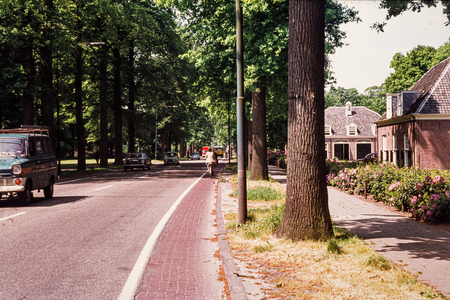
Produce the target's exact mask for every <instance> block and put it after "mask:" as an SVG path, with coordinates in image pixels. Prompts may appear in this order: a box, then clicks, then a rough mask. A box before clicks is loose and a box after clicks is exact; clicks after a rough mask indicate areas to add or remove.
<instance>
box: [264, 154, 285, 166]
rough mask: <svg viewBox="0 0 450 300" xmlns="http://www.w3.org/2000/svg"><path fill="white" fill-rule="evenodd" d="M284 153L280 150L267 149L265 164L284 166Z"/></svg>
mask: <svg viewBox="0 0 450 300" xmlns="http://www.w3.org/2000/svg"><path fill="white" fill-rule="evenodd" d="M286 158H287V156H286V154H284V152H282V151H276V150H267V164H269V165H275V166H278V167H280V168H283V169H285V168H286Z"/></svg>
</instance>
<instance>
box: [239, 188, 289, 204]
mask: <svg viewBox="0 0 450 300" xmlns="http://www.w3.org/2000/svg"><path fill="white" fill-rule="evenodd" d="M231 196H233V197H237V196H238V191H237V190H236V191H234V192H233V193H232V194H231ZM282 199H284V194H282V193H280V192H278V191H276V190H274V189H273V188H270V187H266V186H258V187H255V188H251V189H248V190H247V200H253V201H275V200H282Z"/></svg>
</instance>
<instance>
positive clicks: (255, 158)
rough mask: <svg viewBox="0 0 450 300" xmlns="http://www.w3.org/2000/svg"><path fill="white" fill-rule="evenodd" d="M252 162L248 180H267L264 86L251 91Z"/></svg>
mask: <svg viewBox="0 0 450 300" xmlns="http://www.w3.org/2000/svg"><path fill="white" fill-rule="evenodd" d="M252 116H253V122H252V149H251V151H252V154H251V155H252V156H251V157H252V161H251V162H252V164H251V166H249V168H250V167H251V168H250V179H249V180H269V174H268V169H267V137H266V87H261V88H260V91H259V92H253V93H252Z"/></svg>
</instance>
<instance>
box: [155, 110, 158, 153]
mask: <svg viewBox="0 0 450 300" xmlns="http://www.w3.org/2000/svg"><path fill="white" fill-rule="evenodd" d="M155 122H156V124H155V160H156V158H157V153H158V108H156V121H155Z"/></svg>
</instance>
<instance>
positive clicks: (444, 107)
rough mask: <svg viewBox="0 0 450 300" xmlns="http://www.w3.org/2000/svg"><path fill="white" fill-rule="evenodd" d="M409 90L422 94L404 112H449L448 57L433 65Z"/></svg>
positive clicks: (449, 71) (449, 64)
mask: <svg viewBox="0 0 450 300" xmlns="http://www.w3.org/2000/svg"><path fill="white" fill-rule="evenodd" d="M410 90H411V91H422V94H421V95H420V97H419V98H417V100H416V101H414V103H413V104H412V105H411V107H410V108H409V109H408V110H407V111H406V112H405V114H411V113H420V114H450V58H447V59H446V60H444V61H442V62H440V63H438V64H437V65H435V66H433V67H432V68H431V69H430V70H428V72H427V73H425V75H423V76H422V78H420V79H419V80H418V81H417V82H416V83H415V84H414V85H413V86H412V87H411V89H410Z"/></svg>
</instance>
